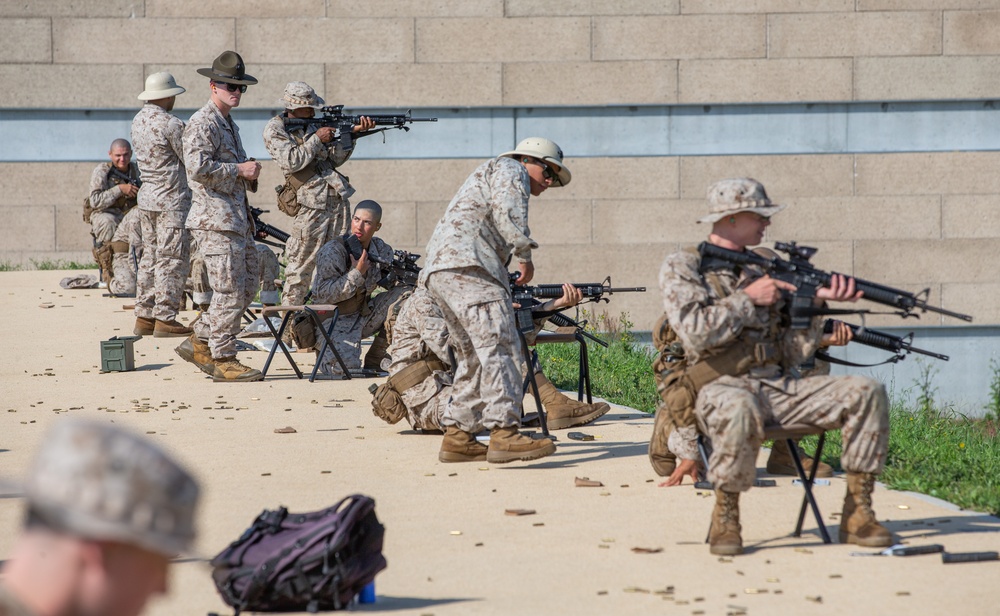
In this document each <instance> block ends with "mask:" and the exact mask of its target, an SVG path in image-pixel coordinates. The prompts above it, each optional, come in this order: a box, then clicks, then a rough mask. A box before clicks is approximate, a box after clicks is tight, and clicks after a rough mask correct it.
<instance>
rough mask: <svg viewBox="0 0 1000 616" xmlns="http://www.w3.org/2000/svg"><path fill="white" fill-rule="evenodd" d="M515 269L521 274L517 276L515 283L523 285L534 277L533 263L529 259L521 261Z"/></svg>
mask: <svg viewBox="0 0 1000 616" xmlns="http://www.w3.org/2000/svg"><path fill="white" fill-rule="evenodd" d="M517 271H518V272H520V274H521V275H520V276H518V277H517V284H519V285H521V286H524V285H526V284H528V283H529V282H531V279H532V278H534V277H535V264H534V263H532V262H531V261H522V262H520V263H518V264H517Z"/></svg>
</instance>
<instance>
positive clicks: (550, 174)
mask: <svg viewBox="0 0 1000 616" xmlns="http://www.w3.org/2000/svg"><path fill="white" fill-rule="evenodd" d="M522 162H525V163H534V164H536V165H538V166H539V167H541V168H542V177H543V178H545V179H546V180H552V181H553V182H555V181H557V180H558V179H559V176H558V175H556V172H555V171H553V170H552V167H550V166H548V165H547V164H545V163H543V162H542V161H540V160H538V159H537V158H525V159H523V161H522Z"/></svg>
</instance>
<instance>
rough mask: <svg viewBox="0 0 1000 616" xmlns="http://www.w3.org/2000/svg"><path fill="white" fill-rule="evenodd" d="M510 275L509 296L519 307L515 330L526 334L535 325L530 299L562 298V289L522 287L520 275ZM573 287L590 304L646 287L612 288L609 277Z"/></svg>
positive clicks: (644, 290) (547, 286)
mask: <svg viewBox="0 0 1000 616" xmlns="http://www.w3.org/2000/svg"><path fill="white" fill-rule="evenodd" d="M509 275H510V294H511V299H512V300H513V301H514V303H515V304H519V305H520V306H521V307H520V308H518V309H517V310H516V315H515V316H516V318H517V328H518V329H519V330H521V332H522V333H528V332H530V331H532V330H534V329H535V324H534V322H533V321H532V317H531V301H530V300H532V299H542V300H544V299H556V298H559V297H562V295H563V288H562V285H561V284H540V285H535V286H531V287H529V286H522V285H519V284H516V283H517V279H518V278H519V277H520V274H519V273H517V272H514V273H511V274H509ZM573 286H574V287H576V288H577V289H579V290H580V292H581V293H582V294H583V297H584V299H585V300H587V301H590V302H602V301H603V302H608V301H610V300H609V299H608V297H606V296H608V295H614V294H615V293H645V292H646V287H612V286H611V276H608V277H607V278H605V279H604V282H602V283H597V282H587V283H573Z"/></svg>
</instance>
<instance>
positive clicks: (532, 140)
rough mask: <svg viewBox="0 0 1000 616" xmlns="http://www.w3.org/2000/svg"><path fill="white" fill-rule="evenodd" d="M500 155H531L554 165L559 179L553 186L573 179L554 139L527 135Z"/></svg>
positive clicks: (560, 149)
mask: <svg viewBox="0 0 1000 616" xmlns="http://www.w3.org/2000/svg"><path fill="white" fill-rule="evenodd" d="M500 156H511V157H516V156H531V157H532V158H537V159H538V160H544V161H545V162H547V163H549V164H550V165H552V166H553V167H555V170H556V175H557V176H559V181H558V182H554V183H553V185H554V186H565V185H567V184H569V181H570V180H571V179H573V176H572V174H570V172H569V169H567V168H566V166H565V165H564V164H563V161H562V159H563V151H562V148H560V147H559V146H558V145H556V143H555V142H554V141H551V140H549V139H546V138H545V137H528V138H527V139H522V140H521V142H520V143H518V144H517V147H516V148H514V149H513V150H511V151H510V152H504V153H503V154H501V155H500Z"/></svg>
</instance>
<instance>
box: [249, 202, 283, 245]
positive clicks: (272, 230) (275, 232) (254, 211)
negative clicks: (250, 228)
mask: <svg viewBox="0 0 1000 616" xmlns="http://www.w3.org/2000/svg"><path fill="white" fill-rule="evenodd" d="M268 211H269V210H262V209H260V208H259V207H250V216H251V217H252V218H253V225H254V228H255V229H256V230H257V235H258V237H256V238H254V239H256V240H257V241H258V242H260V243H261V244H267V245H268V246H274V247H275V248H284V247H285V243H286V242H288V238H289V235H288V234H287V233H285V232H284V231H282V230H281V229H279V228H277V227H274V226H271V225H269V224H267V223H266V222H264V221H263V220H261V219H260V215H261V214H266V213H267V212H268ZM262 233H263V234H264V237H263V238H262V237H259V236H260V234H262ZM267 237H273V238H274V239H276V240H278V242H281V243H280V244H279V243H278V242H271V241H268V240H267V239H264V238H267Z"/></svg>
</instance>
